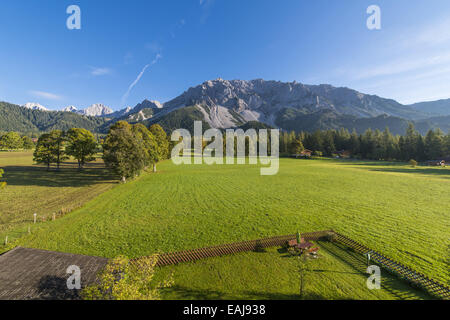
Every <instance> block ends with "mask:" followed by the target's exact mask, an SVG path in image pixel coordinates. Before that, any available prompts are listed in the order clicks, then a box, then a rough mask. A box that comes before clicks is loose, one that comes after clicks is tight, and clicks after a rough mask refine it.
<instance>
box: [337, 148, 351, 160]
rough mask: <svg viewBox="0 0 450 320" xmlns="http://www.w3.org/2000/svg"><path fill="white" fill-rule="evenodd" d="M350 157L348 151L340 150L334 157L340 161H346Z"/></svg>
mask: <svg viewBox="0 0 450 320" xmlns="http://www.w3.org/2000/svg"><path fill="white" fill-rule="evenodd" d="M351 155H352V153H351V152H350V151H349V150H341V151H337V152H336V156H337V157H338V158H342V159H348V158H350V156H351Z"/></svg>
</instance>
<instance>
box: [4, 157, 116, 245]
mask: <svg viewBox="0 0 450 320" xmlns="http://www.w3.org/2000/svg"><path fill="white" fill-rule="evenodd" d="M0 168H3V169H4V170H5V175H4V178H5V179H6V180H7V183H8V186H7V188H5V189H4V190H2V191H0V236H1V239H4V237H3V236H4V235H5V234H8V236H9V238H10V239H11V240H13V239H14V238H16V237H17V236H19V235H21V233H22V232H21V231H22V229H23V228H26V229H27V226H28V225H29V224H30V223H31V222H33V214H34V213H36V214H37V217H38V220H42V218H44V219H47V220H48V219H51V218H52V216H53V213H57V214H60V213H61V211H62V212H69V211H71V210H73V209H76V208H79V207H81V206H82V205H83V204H84V203H86V202H87V201H89V200H91V199H93V198H95V197H96V196H97V195H99V194H100V193H103V192H105V191H106V190H108V189H110V188H111V187H112V186H113V185H114V184H115V181H113V177H111V175H110V174H109V173H108V172H107V170H106V169H105V168H104V165H103V163H102V161H101V160H100V159H98V160H97V161H95V162H92V163H89V164H88V165H87V166H86V168H85V169H84V170H83V171H82V172H78V169H77V165H76V163H75V162H66V163H64V164H63V165H62V167H61V170H60V172H55V171H50V172H47V171H46V168H45V167H43V166H38V165H34V164H33V156H32V152H30V151H25V152H0ZM53 170H54V169H53ZM14 231H19V232H18V233H16V232H14Z"/></svg>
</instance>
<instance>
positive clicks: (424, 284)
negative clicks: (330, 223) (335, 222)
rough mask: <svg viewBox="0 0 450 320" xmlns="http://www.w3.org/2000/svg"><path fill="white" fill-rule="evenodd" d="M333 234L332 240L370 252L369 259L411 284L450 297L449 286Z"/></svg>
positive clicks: (342, 236) (336, 233) (365, 252)
mask: <svg viewBox="0 0 450 320" xmlns="http://www.w3.org/2000/svg"><path fill="white" fill-rule="evenodd" d="M333 234H334V236H333V241H337V242H340V243H342V244H344V245H345V246H347V247H350V248H352V249H353V250H355V251H356V252H358V253H361V254H370V260H373V261H375V262H376V263H378V264H379V265H380V266H381V267H383V268H384V269H386V270H388V271H389V272H391V273H393V274H395V275H397V276H399V277H400V278H402V279H404V280H406V281H407V282H409V283H410V284H412V285H413V286H416V287H421V288H423V289H425V290H426V291H427V292H429V293H430V294H432V295H434V296H436V297H439V298H443V299H446V300H448V299H450V288H448V287H447V286H445V285H443V284H441V283H439V282H437V281H436V280H433V279H431V278H429V277H427V276H426V275H424V274H422V273H420V272H417V271H415V270H413V269H411V268H409V267H407V266H405V265H403V264H401V263H399V262H397V261H395V260H393V259H391V258H389V257H386V256H385V255H383V254H381V253H379V252H377V251H375V250H372V249H370V248H368V247H366V246H364V245H362V244H361V243H359V242H356V241H355V240H352V239H350V238H348V237H346V236H344V235H342V234H340V233H338V232H333Z"/></svg>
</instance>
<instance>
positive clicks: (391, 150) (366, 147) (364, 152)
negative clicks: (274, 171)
mask: <svg viewBox="0 0 450 320" xmlns="http://www.w3.org/2000/svg"><path fill="white" fill-rule="evenodd" d="M304 148H306V149H309V150H311V151H314V152H315V153H316V154H324V155H326V156H332V155H333V154H334V153H335V152H337V151H340V150H346V151H349V152H350V153H351V154H352V155H353V156H354V157H358V158H364V159H373V160H403V161H409V160H410V159H416V160H418V161H425V160H435V159H439V158H440V157H447V156H450V134H447V135H444V133H443V132H442V131H441V130H440V129H436V130H430V131H428V133H427V134H426V135H425V136H422V135H421V134H420V133H419V132H417V130H416V129H415V128H414V125H413V124H410V125H409V126H408V128H407V130H406V133H405V135H403V136H398V135H396V136H394V135H393V134H392V133H391V132H390V131H389V129H388V128H386V129H385V130H384V131H383V132H381V131H379V130H375V131H374V130H371V129H368V130H367V131H366V132H365V133H364V134H357V133H356V132H355V131H353V132H352V133H350V132H349V131H348V130H346V129H340V130H327V131H316V132H313V133H307V132H300V133H298V134H296V133H295V132H291V133H287V132H282V133H281V135H280V152H282V153H287V154H296V153H300V152H301V151H302V150H303V149H304Z"/></svg>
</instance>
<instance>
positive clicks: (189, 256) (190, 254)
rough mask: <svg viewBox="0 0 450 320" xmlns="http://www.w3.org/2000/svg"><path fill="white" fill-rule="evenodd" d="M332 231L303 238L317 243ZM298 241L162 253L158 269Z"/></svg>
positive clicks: (289, 237) (274, 239) (280, 238)
mask: <svg viewBox="0 0 450 320" xmlns="http://www.w3.org/2000/svg"><path fill="white" fill-rule="evenodd" d="M330 232H332V231H329V230H327V231H318V232H310V233H302V234H301V236H302V238H304V239H305V240H309V241H317V240H320V239H322V238H325V237H327V236H329V235H330ZM293 239H296V235H295V234H290V235H285V236H278V237H271V238H264V239H259V240H250V241H243V242H235V243H229V244H222V245H218V246H213V247H206V248H200V249H193V250H184V251H179V252H171V253H162V254H160V255H159V259H158V262H157V263H156V265H157V266H158V267H163V266H168V265H174V264H178V263H183V262H192V261H197V260H201V259H205V258H211V257H220V256H225V255H229V254H235V253H239V252H247V251H257V250H259V249H264V248H269V247H276V246H282V245H284V244H285V243H286V242H287V241H289V240H293Z"/></svg>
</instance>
